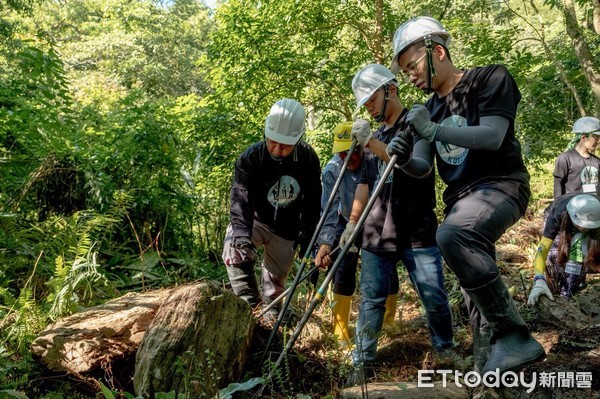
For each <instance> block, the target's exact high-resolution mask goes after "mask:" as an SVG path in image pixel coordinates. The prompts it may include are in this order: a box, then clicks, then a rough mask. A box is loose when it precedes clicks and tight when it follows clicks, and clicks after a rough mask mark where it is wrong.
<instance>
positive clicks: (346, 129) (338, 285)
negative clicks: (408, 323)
mask: <svg viewBox="0 0 600 399" xmlns="http://www.w3.org/2000/svg"><path fill="white" fill-rule="evenodd" d="M351 130H352V122H342V123H339V124H338V125H337V126H336V127H335V128H334V129H333V148H332V153H333V157H331V159H330V160H329V162H328V163H327V165H325V168H323V172H322V179H321V180H322V184H323V194H322V198H321V210H323V209H325V207H326V206H327V202H328V201H329V198H330V197H331V192H332V191H333V188H334V186H335V183H336V182H337V180H338V179H339V176H340V174H341V171H342V167H343V166H344V162H345V159H346V157H348V156H349V157H350V160H349V161H348V166H347V168H348V170H347V171H346V172H345V173H344V176H343V178H342V181H341V182H340V185H339V188H338V191H337V192H336V193H335V195H334V197H333V200H332V201H333V202H332V203H331V205H330V207H329V211H328V214H327V216H326V218H325V222H324V224H323V227H322V229H321V232H320V234H319V236H318V238H317V244H318V246H319V249H318V252H317V255H316V256H315V266H317V267H318V268H320V269H323V268H325V267H327V266H330V265H331V264H332V263H333V261H334V260H335V254H331V251H332V249H333V248H334V247H336V246H337V245H339V240H340V236H341V235H342V233H343V231H344V229H345V228H346V225H347V224H348V220H349V218H350V212H351V210H352V203H353V201H354V193H355V191H356V186H357V179H358V177H359V173H360V172H361V170H362V168H367V169H368V170H367V171H366V173H368V174H370V175H371V176H372V179H369V180H370V181H374V180H375V176H376V174H377V170H374V169H373V168H371V164H367V163H363V155H364V150H363V148H362V147H361V146H360V145H357V146H356V147H355V149H354V150H353V152H352V153H351V154H348V151H349V150H350V147H351V144H352V136H351ZM371 188H372V184H371ZM357 245H358V246H360V241H359V242H358V244H357ZM358 256H359V255H358V250H357V249H356V247H354V249H353V250H351V251H348V253H347V254H346V255H345V258H344V260H343V261H342V263H341V264H340V265H339V266H338V269H337V270H336V273H335V275H334V277H333V280H332V292H333V301H332V313H333V323H332V332H333V333H334V335H335V336H336V337H337V339H338V340H339V341H340V342H342V344H343V345H344V346H345V347H347V348H349V347H351V346H352V341H351V334H350V330H349V327H348V325H349V320H350V307H351V304H352V295H353V294H354V290H355V289H356V268H357V265H358ZM397 277H398V276H397V275H396V281H394V282H392V286H395V287H396V288H395V291H393V292H395V293H394V294H391V295H389V296H388V300H387V301H386V314H385V317H384V325H386V324H387V325H389V326H393V325H395V320H394V319H395V315H396V301H397V298H398V295H397V292H398V278H397Z"/></svg>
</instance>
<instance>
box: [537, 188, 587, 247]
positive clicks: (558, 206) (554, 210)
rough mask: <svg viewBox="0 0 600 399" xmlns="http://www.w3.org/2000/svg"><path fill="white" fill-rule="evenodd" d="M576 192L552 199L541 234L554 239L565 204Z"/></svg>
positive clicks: (558, 229) (558, 230)
mask: <svg viewBox="0 0 600 399" xmlns="http://www.w3.org/2000/svg"><path fill="white" fill-rule="evenodd" d="M577 194H578V193H571V194H565V195H561V196H559V197H558V198H556V199H555V200H554V202H553V203H552V206H551V207H550V209H549V210H548V219H546V224H545V225H544V233H543V234H542V236H544V237H546V238H549V239H551V240H554V239H555V238H556V236H558V233H559V232H560V225H561V223H562V218H563V216H564V214H565V212H567V204H568V203H569V201H570V200H571V198H573V197H574V196H576V195H577Z"/></svg>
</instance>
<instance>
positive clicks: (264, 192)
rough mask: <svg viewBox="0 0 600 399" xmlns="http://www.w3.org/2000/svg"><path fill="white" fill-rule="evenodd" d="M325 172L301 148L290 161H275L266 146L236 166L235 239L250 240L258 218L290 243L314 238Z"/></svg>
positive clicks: (308, 151)
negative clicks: (299, 236) (304, 237)
mask: <svg viewBox="0 0 600 399" xmlns="http://www.w3.org/2000/svg"><path fill="white" fill-rule="evenodd" d="M320 201H321V166H320V164H319V158H318V156H317V154H316V153H315V151H314V150H313V148H312V147H311V146H310V145H309V144H308V143H306V142H303V141H301V142H299V143H298V145H296V147H295V148H294V151H293V152H292V154H291V155H289V156H288V157H286V158H283V159H282V160H281V161H276V160H274V159H273V158H272V157H271V155H270V154H269V152H268V150H267V145H266V143H265V142H264V141H261V142H258V143H255V144H252V145H251V146H250V147H249V148H248V149H247V150H246V151H244V153H242V155H240V157H239V158H238V159H237V161H236V163H235V174H234V177H233V184H232V187H231V208H230V216H231V225H232V228H233V236H234V238H235V237H251V236H252V224H253V222H254V218H256V219H257V220H258V221H260V222H261V223H263V224H266V225H267V226H269V228H270V229H271V231H272V232H273V233H274V234H276V235H278V236H280V237H282V238H285V239H287V240H295V239H296V238H298V235H299V233H300V232H302V233H304V234H305V235H308V236H309V237H310V236H312V234H313V233H314V230H315V227H316V225H317V222H318V220H319V213H320Z"/></svg>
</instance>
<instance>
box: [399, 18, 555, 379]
mask: <svg viewBox="0 0 600 399" xmlns="http://www.w3.org/2000/svg"><path fill="white" fill-rule="evenodd" d="M449 43H450V34H449V33H448V32H447V31H446V29H445V28H444V27H443V26H442V25H441V24H440V22H439V21H437V20H435V19H433V18H429V17H418V18H414V19H411V20H409V21H407V22H405V23H404V24H402V25H401V26H400V27H399V28H398V30H397V31H396V33H395V35H394V59H393V65H392V68H393V69H394V70H395V71H397V70H401V71H402V74H403V75H404V76H405V77H406V79H407V81H409V82H410V83H411V84H413V85H414V86H415V87H417V88H419V89H420V90H422V91H423V92H425V93H427V94H429V93H433V96H432V97H431V98H430V99H429V100H428V101H427V103H426V104H425V105H424V106H423V105H415V106H414V107H413V108H412V109H411V110H410V111H409V112H408V114H407V116H406V120H407V122H408V123H409V124H410V125H411V127H412V128H413V129H414V130H415V131H416V133H417V134H416V136H415V144H414V152H413V155H412V156H413V157H416V156H418V157H420V158H422V159H423V158H425V159H427V157H430V159H431V162H433V157H432V156H431V154H426V153H423V152H422V151H420V147H418V144H419V143H420V142H421V141H427V142H430V143H434V144H435V158H436V161H437V167H438V171H439V174H440V176H441V178H442V179H443V181H444V182H445V183H446V184H447V188H446V190H445V191H444V195H443V198H444V202H445V204H446V208H445V211H444V214H445V218H444V221H443V222H442V223H441V224H440V226H439V228H438V231H437V235H436V240H437V243H438V246H439V248H440V250H441V251H442V254H443V256H444V258H445V260H446V262H447V263H448V265H449V266H450V268H451V269H452V270H453V271H454V273H455V274H456V276H457V277H458V280H459V282H460V285H461V287H462V288H463V291H464V292H465V293H466V294H467V295H465V299H466V300H467V304H468V306H469V307H470V312H471V323H472V330H473V346H474V352H475V353H474V362H475V369H476V370H478V371H482V372H484V373H485V372H488V371H495V370H496V369H499V370H500V372H505V371H508V370H516V369H519V368H521V367H523V366H525V365H527V364H529V363H532V362H535V361H537V360H540V359H541V358H543V357H544V355H545V352H544V348H543V347H542V346H541V345H540V344H539V343H538V342H537V341H536V340H535V339H534V338H533V337H532V336H531V334H530V333H529V329H528V328H527V325H526V324H525V322H524V321H523V319H522V318H521V316H520V314H519V312H518V310H517V308H516V306H515V304H514V303H513V301H512V298H511V295H510V293H509V292H508V289H507V287H506V285H505V284H504V282H503V281H502V279H501V276H500V270H499V268H498V266H497V264H496V252H495V243H496V241H497V240H498V239H499V238H500V237H501V236H502V234H504V232H505V231H506V230H507V229H508V228H509V227H510V226H512V225H513V224H514V223H515V222H516V221H517V220H519V219H520V218H521V217H522V216H523V214H524V213H525V210H526V208H527V205H528V201H529V197H530V190H529V173H528V172H527V169H526V168H525V165H524V163H523V159H522V156H521V146H520V144H519V142H518V140H517V139H516V137H515V134H514V121H515V115H516V112H517V105H518V103H519V101H520V99H521V94H520V92H519V89H518V87H517V85H516V83H515V81H514V79H513V78H512V76H511V75H510V73H509V72H508V71H507V70H506V68H505V67H504V66H502V65H490V66H487V67H481V68H472V69H467V70H460V69H458V68H457V67H455V66H454V64H453V63H452V60H451V59H450V53H449V52H448V45H449ZM407 147H408V146H407V145H406V143H405V142H403V141H402V139H401V138H399V139H395V140H394V141H393V142H392V143H390V145H389V146H388V149H389V151H390V153H392V154H401V155H404V154H406V152H407V151H408V149H407ZM409 166H410V165H409ZM471 300H472V303H471ZM473 304H474V306H473Z"/></svg>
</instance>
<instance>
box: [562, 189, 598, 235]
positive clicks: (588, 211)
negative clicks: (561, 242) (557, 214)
mask: <svg viewBox="0 0 600 399" xmlns="http://www.w3.org/2000/svg"><path fill="white" fill-rule="evenodd" d="M567 212H568V213H569V216H570V217H571V221H572V222H573V224H574V225H576V226H579V227H581V228H584V229H596V228H598V227H600V200H599V199H598V197H596V196H595V195H591V194H578V195H576V196H574V197H573V198H571V200H570V201H569V203H568V204H567Z"/></svg>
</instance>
